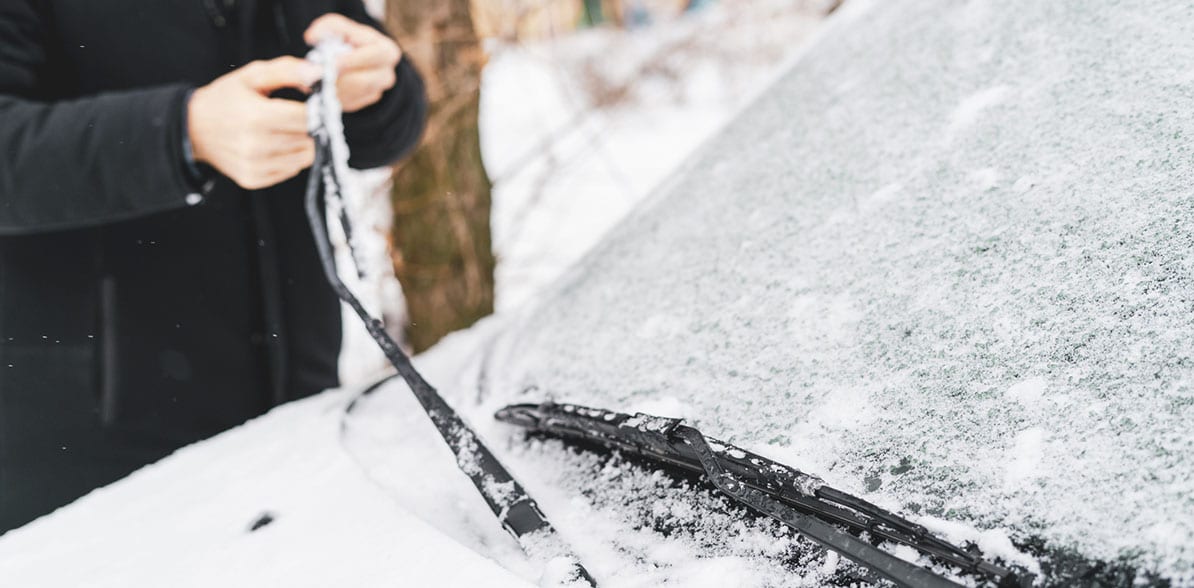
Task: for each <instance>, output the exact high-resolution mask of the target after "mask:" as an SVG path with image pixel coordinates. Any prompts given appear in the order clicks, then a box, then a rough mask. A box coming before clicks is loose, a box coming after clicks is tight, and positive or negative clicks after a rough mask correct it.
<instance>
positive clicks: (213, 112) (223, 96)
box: [187, 57, 321, 190]
mask: <svg viewBox="0 0 1194 588" xmlns="http://www.w3.org/2000/svg"><path fill="white" fill-rule="evenodd" d="M320 74H321V72H320V69H319V67H318V66H316V65H314V64H311V63H309V62H307V61H306V60H304V59H299V58H297V57H279V58H277V59H271V60H269V61H254V62H252V63H249V64H247V65H245V66H244V67H241V68H239V69H236V70H234V71H232V72H229V73H227V74H225V75H224V76H222V77H220V78H218V79H216V80H215V81H213V82H212V83H210V84H208V85H206V86H203V87H202V88H199V89H198V90H195V93H194V94H192V95H191V103H190V105H189V107H188V109H187V126H188V132H189V133H190V139H191V146H192V148H193V149H194V155H195V160H196V161H199V162H203V163H206V164H208V165H210V166H212V167H214V168H216V169H217V170H219V171H220V173H222V174H224V175H226V176H228V177H229V178H231V179H232V181H234V182H236V183H237V185H239V186H240V187H242V188H245V189H247V190H258V189H261V188H267V187H269V186H273V185H275V184H278V183H280V182H282V181H284V180H288V179H290V178H292V177H294V176H296V175H298V173H299V172H300V171H302V170H304V169H306V168H308V167H310V166H311V164H312V163H313V162H314V161H315V142H314V141H313V140H312V139H311V137H309V136H308V135H307V107H306V105H305V104H304V103H302V102H295V101H293V100H284V99H281V98H270V97H269V95H270V93H271V92H273V91H275V90H279V89H282V88H298V89H301V90H304V91H308V90H310V87H311V85H312V84H314V83H315V82H316V81H318V80H319V77H320Z"/></svg>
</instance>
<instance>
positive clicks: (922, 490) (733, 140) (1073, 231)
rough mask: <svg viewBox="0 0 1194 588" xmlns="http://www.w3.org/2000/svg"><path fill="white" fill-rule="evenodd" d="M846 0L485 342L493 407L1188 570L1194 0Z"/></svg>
mask: <svg viewBox="0 0 1194 588" xmlns="http://www.w3.org/2000/svg"><path fill="white" fill-rule="evenodd" d="M863 4H865V3H847V9H846V11H845V13H844V14H842V15H841V16H840V17H838V18H836V19H834V20H835V26H834V27H833V29H832V30H831V31H829V32H827V33H826V34H824V35H823V36H822V41H821V42H820V43H819V44H817V45H816V46H815V47H814V48H813V49H812V50H811V51H810V52H809V53H808V54H807V55H806V56H805V58H804V59H802V60H801V61H800V62H799V64H798V65H797V66H796V67H795V68H793V69H792V70H791V71H790V73H789V74H788V75H787V76H786V77H785V78H784V79H783V80H782V82H780V83H779V84H778V85H777V86H776V87H774V88H773V89H772V90H771V91H769V92H768V93H766V94H765V95H764V96H763V97H762V98H761V99H760V100H758V101H757V102H756V103H755V104H754V105H753V106H752V107H751V108H750V109H749V110H748V112H747V113H746V114H744V115H743V116H742V117H740V118H739V119H737V121H736V122H735V123H733V124H732V125H731V126H730V128H729V129H727V130H726V131H725V132H724V133H723V134H721V136H720V137H718V138H717V139H716V140H714V141H713V142H711V143H710V144H708V145H707V146H706V147H705V148H704V149H703V150H702V151H701V152H700V154H699V155H698V156H696V157H695V158H694V159H692V160H691V161H689V162H688V163H687V164H686V165H685V166H684V168H683V169H682V171H681V172H680V173H677V174H676V175H675V176H674V177H673V178H672V179H671V180H670V181H669V182H668V183H667V185H666V187H665V188H664V189H662V190H661V191H660V192H659V193H658V194H657V196H656V197H655V198H653V199H652V200H651V201H650V202H649V204H648V205H647V206H645V207H644V208H641V209H639V210H638V211H637V212H636V213H635V214H633V215H632V216H631V218H630V219H628V220H627V221H626V222H624V223H623V224H621V225H619V226H618V228H617V229H615V230H614V231H613V232H612V233H611V234H610V235H609V236H608V237H607V238H606V239H605V240H604V241H603V243H602V244H601V245H600V246H599V247H597V249H596V250H595V251H593V252H592V253H591V254H590V255H588V257H586V258H585V260H584V261H583V262H582V263H581V264H579V266H577V267H576V268H575V269H574V270H572V271H571V272H570V273H569V274H568V275H567V277H566V278H565V279H564V280H562V281H561V282H560V283H559V284H558V285H557V286H556V287H555V288H554V293H553V294H552V295H551V296H550V297H548V299H547V300H546V301H545V302H543V303H542V304H540V305H538V306H537V307H535V308H534V309H533V310H531V311H529V312H527V313H525V314H524V315H523V318H522V319H521V324H518V325H516V326H515V327H514V328H512V329H510V330H509V331H508V332H507V333H506V334H504V335H503V338H502V340H501V341H499V344H498V346H497V348H498V349H499V352H498V353H497V354H496V355H495V356H493V357H491V358H490V359H489V365H491V366H493V367H492V369H490V370H489V371H488V372H487V373H486V377H485V378H484V380H483V382H482V383H483V386H484V393H485V394H486V395H487V398H486V403H487V404H489V405H490V406H496V405H497V404H500V403H502V402H506V401H511V400H526V399H534V400H538V399H542V398H543V397H544V396H553V397H555V398H557V399H560V400H566V401H570V402H576V403H580V404H589V405H596V406H602V407H607V408H617V409H623V408H627V407H632V406H634V405H637V404H643V403H663V404H665V405H676V406H677V407H678V408H681V407H682V411H683V413H684V416H688V417H690V418H691V419H692V420H693V421H694V422H695V423H696V424H697V425H698V426H700V427H701V428H702V429H703V430H705V431H706V432H707V433H709V434H712V435H716V436H719V437H721V438H725V439H727V440H729V441H732V442H735V443H738V444H742V445H745V446H746V447H748V448H751V449H755V450H758V451H759V452H760V453H770V454H772V455H775V454H782V457H783V458H784V461H787V462H789V463H792V464H793V465H797V466H800V467H802V468H803V469H807V470H809V471H813V472H817V473H820V474H822V475H823V476H824V477H825V478H826V479H827V481H829V482H830V483H832V484H835V485H838V486H840V487H844V488H846V489H849V490H854V491H858V492H863V493H865V494H867V495H868V496H870V497H871V498H873V499H874V500H875V501H877V502H880V503H882V504H887V505H890V506H894V507H898V508H900V509H902V510H904V511H907V512H913V513H916V512H919V513H923V514H925V515H927V516H932V517H935V518H938V519H943V520H945V521H964V522H967V523H968V524H972V525H977V526H979V527H981V528H984V529H991V528H1003V529H1008V530H1009V532H1010V533H1012V534H1014V535H1016V536H1021V537H1022V536H1024V535H1026V534H1037V535H1040V536H1043V537H1045V538H1046V539H1047V540H1049V541H1050V542H1051V543H1052V544H1053V545H1055V546H1071V547H1076V548H1078V549H1080V550H1081V551H1082V552H1083V553H1084V554H1086V555H1089V556H1095V557H1100V558H1110V559H1114V558H1120V557H1122V558H1125V559H1127V560H1128V561H1131V562H1133V563H1134V564H1137V565H1140V566H1143V567H1145V568H1147V569H1151V570H1155V571H1159V572H1161V573H1162V574H1165V575H1167V576H1170V577H1172V578H1175V579H1177V580H1178V581H1179V583H1194V427H1191V426H1190V423H1191V422H1194V312H1192V311H1194V254H1192V253H1191V251H1192V248H1194V233H1192V232H1191V230H1190V223H1191V221H1194V193H1192V192H1191V190H1192V188H1191V185H1194V148H1192V147H1191V140H1192V139H1194V110H1192V109H1191V107H1190V106H1191V104H1194V74H1192V73H1191V72H1192V71H1194V70H1192V69H1191V66H1190V64H1191V63H1194V7H1192V6H1190V5H1189V4H1186V3H1179V4H1168V5H1158V4H1156V3H1149V2H1143V1H1139V0H1128V1H1120V2H1087V1H1077V0H1068V1H1059V2H1044V3H1042V2H1034V1H1030V0H1015V1H1007V2H1002V1H995V0H971V1H969V2H964V3H959V2H950V1H945V0H926V1H922V2H906V3H891V4H876V5H874V6H871V7H869V8H868V7H864V6H863ZM498 366H500V369H499V367H498ZM523 391H526V392H525V393H522V392H523ZM665 399H666V400H665Z"/></svg>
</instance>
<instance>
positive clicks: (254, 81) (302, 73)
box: [242, 56, 323, 95]
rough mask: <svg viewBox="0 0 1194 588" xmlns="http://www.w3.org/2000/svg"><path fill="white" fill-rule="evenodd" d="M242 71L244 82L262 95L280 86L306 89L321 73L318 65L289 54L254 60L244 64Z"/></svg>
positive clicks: (278, 88)
mask: <svg viewBox="0 0 1194 588" xmlns="http://www.w3.org/2000/svg"><path fill="white" fill-rule="evenodd" d="M242 72H243V74H244V76H243V77H244V80H245V83H246V84H248V86H249V87H250V88H252V89H253V90H256V91H257V92H259V93H261V94H262V95H267V94H269V93H270V92H273V91H274V90H280V89H282V88H299V89H303V90H307V89H310V87H311V85H312V84H314V83H315V82H317V81H319V78H320V76H322V75H323V70H321V69H320V67H319V66H318V65H315V64H314V63H311V62H310V61H307V60H305V59H299V58H298V57H290V56H287V57H278V58H275V59H271V60H269V61H254V62H252V63H250V64H248V65H246V66H245V67H244V68H243V69H242Z"/></svg>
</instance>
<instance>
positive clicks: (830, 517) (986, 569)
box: [495, 402, 1031, 586]
mask: <svg viewBox="0 0 1194 588" xmlns="http://www.w3.org/2000/svg"><path fill="white" fill-rule="evenodd" d="M495 417H496V418H497V419H498V420H500V421H504V422H507V423H511V424H514V425H518V426H521V427H524V428H526V429H528V430H530V431H532V432H537V433H544V434H549V435H554V436H558V437H563V438H568V439H576V440H581V441H587V442H594V443H597V444H600V445H603V446H606V447H609V448H613V449H618V450H621V451H625V452H627V453H631V454H634V455H638V456H641V457H644V458H647V459H648V460H652V461H657V462H662V463H665V464H669V465H671V466H674V467H678V468H681V469H683V470H687V471H689V472H695V473H697V474H700V475H703V476H705V478H706V479H707V480H708V481H709V482H710V483H712V484H713V485H714V486H715V487H717V488H718V489H719V490H721V491H722V492H724V493H726V494H728V495H729V496H731V497H732V498H734V499H735V500H737V501H738V502H739V503H741V504H743V505H745V506H747V507H749V508H751V509H753V510H755V511H757V512H760V513H762V514H765V515H767V516H770V517H772V518H775V519H777V520H779V521H780V522H782V523H784V524H785V525H787V526H789V527H792V528H794V529H796V530H797V531H799V532H800V533H801V534H803V535H804V536H806V537H808V538H810V539H812V540H813V541H815V542H817V543H819V544H821V545H822V546H824V547H827V548H829V549H833V550H834V551H837V552H839V553H841V554H842V555H844V556H846V557H847V558H849V559H851V560H853V561H855V562H857V563H858V564H860V565H862V566H865V567H867V568H869V569H871V570H873V571H875V572H876V573H878V574H880V575H882V576H883V577H885V578H887V579H888V580H891V581H893V582H895V583H896V584H899V585H903V586H956V585H957V584H956V583H955V582H953V581H951V580H948V579H946V578H944V577H942V576H940V575H937V574H934V573H933V572H931V571H929V570H928V569H925V568H923V567H920V566H918V565H915V564H913V563H910V562H906V561H904V560H901V559H898V558H896V557H895V556H893V555H891V554H889V553H887V552H886V551H883V550H880V549H878V548H876V547H875V546H873V545H871V544H870V543H868V542H866V541H863V540H862V539H859V538H858V537H856V536H855V535H853V534H850V533H845V532H843V531H841V530H839V529H838V528H837V527H836V526H833V525H828V524H825V523H833V524H834V525H840V526H842V527H845V528H847V529H848V530H850V531H851V532H853V533H863V532H865V533H868V534H869V535H870V536H871V537H873V538H875V539H877V540H882V541H890V542H892V543H897V544H901V545H907V546H909V547H912V548H914V549H916V550H917V551H919V552H920V553H922V554H925V555H927V556H930V557H931V558H935V559H936V560H938V561H940V562H944V563H948V564H950V565H952V566H955V567H957V568H959V570H961V571H963V572H966V573H970V574H974V575H978V576H982V577H983V578H985V579H987V580H989V581H991V582H994V583H996V584H997V585H999V586H1018V585H1021V584H1022V582H1029V583H1030V582H1031V577H1025V578H1022V577H1018V576H1017V574H1016V573H1015V572H1013V571H1012V570H1010V569H1007V568H1004V567H1002V566H999V565H996V564H994V563H991V562H988V561H986V560H984V559H983V558H982V557H981V556H979V555H977V554H975V553H972V552H970V551H968V550H966V549H963V548H962V547H959V546H957V545H954V544H952V543H949V542H947V541H945V540H943V539H941V538H939V537H936V536H934V535H933V534H932V533H930V532H929V531H928V529H926V528H925V527H924V526H922V525H919V524H917V523H914V522H912V521H910V520H908V519H906V518H904V517H902V516H900V515H898V514H896V513H893V512H891V511H889V510H886V509H884V508H882V507H880V506H878V505H875V504H872V503H871V502H868V501H866V500H864V499H862V498H858V497H856V496H852V495H850V494H847V493H845V492H842V491H841V490H838V489H836V488H833V487H831V486H828V485H826V484H825V482H824V481H823V480H822V479H821V478H818V477H817V476H814V475H811V474H807V473H805V472H802V471H800V470H797V469H795V468H792V467H789V466H786V465H784V464H781V463H778V462H776V461H773V460H770V459H767V458H765V457H763V456H761V455H758V454H755V453H752V452H750V451H746V450H745V449H742V448H740V447H736V446H734V445H731V444H729V443H725V442H722V441H719V440H717V439H712V438H708V437H705V436H704V435H703V434H701V433H700V431H697V430H696V429H694V428H692V427H689V426H686V425H684V424H683V422H682V421H681V420H680V419H673V418H664V417H656V416H651V415H646V414H641V413H639V414H635V415H629V414H624V413H618V412H612V411H608V410H602V409H596V408H588V407H584V406H578V405H572V404H555V403H551V402H548V403H543V404H515V405H511V406H507V407H505V408H503V409H501V410H499V411H498V412H497V414H496V415H495ZM809 515H811V516H809ZM814 517H815V518H814Z"/></svg>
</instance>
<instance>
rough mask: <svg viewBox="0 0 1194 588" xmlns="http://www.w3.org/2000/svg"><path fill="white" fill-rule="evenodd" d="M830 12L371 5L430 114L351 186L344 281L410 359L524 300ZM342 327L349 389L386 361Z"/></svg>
mask: <svg viewBox="0 0 1194 588" xmlns="http://www.w3.org/2000/svg"><path fill="white" fill-rule="evenodd" d="M841 1H842V0H369V1H367V4H368V5H369V8H370V10H371V11H372V12H373V13H374V14H375V15H376V16H377V17H378V18H379V20H381V21H383V22H385V23H386V26H387V27H388V28H389V29H390V31H391V33H393V34H394V35H395V37H396V38H397V39H398V41H399V43H400V44H401V45H402V47H403V50H404V52H405V54H406V58H408V59H412V60H413V61H414V63H415V65H416V66H417V67H418V69H419V70H420V72H421V73H422V74H423V77H424V79H425V81H426V83H427V91H428V97H429V99H430V103H431V109H430V115H429V119H428V123H427V129H426V131H425V133H424V136H423V140H422V142H421V144H420V146H419V148H418V149H417V150H416V151H415V152H414V153H413V154H412V155H411V156H409V157H408V158H407V159H405V160H404V161H403V162H401V163H400V164H398V165H397V166H395V167H394V168H393V169H392V170H389V169H387V170H374V171H371V172H365V173H362V174H360V175H359V176H358V177H357V178H355V179H356V182H357V184H358V186H357V190H356V194H357V195H356V197H355V198H354V199H353V200H354V201H353V202H352V203H351V204H350V205H351V206H353V207H354V208H356V210H354V211H353V212H354V213H355V214H356V217H357V218H359V219H362V221H363V222H362V223H361V224H368V225H371V226H370V229H371V230H369V231H360V232H359V233H360V234H361V236H359V237H356V238H355V239H356V240H355V242H354V245H355V247H356V248H357V249H358V256H359V258H361V259H360V260H361V261H362V262H363V263H364V265H365V267H366V268H367V271H366V276H365V278H363V279H359V280H358V279H356V276H345V278H346V279H347V280H349V281H351V282H354V283H353V284H351V285H353V287H354V288H355V289H356V290H358V291H359V292H360V294H361V297H362V298H363V299H364V300H366V303H367V304H368V305H370V306H372V307H373V310H374V312H377V313H380V314H381V315H383V316H384V317H385V320H386V324H387V326H388V328H389V329H390V330H391V331H392V332H393V334H394V335H396V336H398V337H400V338H401V339H400V340H403V341H405V342H406V344H407V346H408V347H409V348H410V349H411V350H412V351H415V352H419V351H423V350H425V349H427V348H428V347H430V346H432V345H434V344H435V343H436V342H437V341H438V340H440V339H441V338H443V337H444V336H445V335H447V334H448V333H450V332H452V331H455V330H458V329H463V328H466V327H468V326H470V325H472V324H473V323H475V322H476V321H478V320H480V319H482V318H484V317H486V316H488V315H490V314H493V313H494V312H495V311H497V312H502V311H509V310H511V309H514V308H517V307H519V306H521V305H524V304H526V303H528V302H529V301H531V300H532V299H533V298H534V297H535V296H536V294H537V292H539V291H540V290H541V289H542V288H543V286H545V285H547V284H549V283H550V282H551V281H552V280H554V279H555V278H556V277H558V276H559V275H560V274H561V273H562V272H563V271H564V270H566V269H567V268H568V266H569V265H570V264H571V263H572V262H574V261H575V260H577V259H578V258H579V257H581V256H582V255H583V254H584V253H585V251H587V250H588V249H589V247H591V246H592V245H593V244H594V243H595V242H596V241H597V240H598V239H599V238H600V237H601V235H602V234H604V233H605V231H607V230H608V229H609V228H610V227H612V226H613V225H614V224H616V223H617V222H618V220H619V219H620V218H622V217H623V216H624V215H625V214H626V213H627V212H629V211H630V210H631V209H632V208H633V207H634V206H635V204H636V203H638V202H639V201H641V200H642V199H643V198H644V197H645V196H647V195H648V194H649V193H650V192H651V191H652V188H653V187H654V186H656V185H657V184H659V183H660V182H662V181H664V180H665V179H666V178H667V177H668V175H669V174H670V173H671V172H672V171H673V170H674V169H675V168H676V167H677V166H678V165H679V164H681V163H682V162H683V161H684V160H685V158H686V157H687V155H689V154H690V153H691V152H693V151H694V150H695V149H696V148H697V147H699V146H700V144H701V143H702V142H703V141H704V140H705V139H707V138H708V137H709V136H710V135H711V134H712V133H713V132H715V131H716V130H717V129H719V128H720V127H722V126H723V125H725V124H726V123H727V122H728V121H729V120H731V119H732V117H733V116H734V114H735V113H736V112H738V111H739V110H741V109H742V108H744V107H745V106H746V105H748V104H749V102H750V100H751V98H752V97H753V96H754V95H755V94H757V93H758V92H760V91H761V90H762V89H764V88H765V87H766V86H767V85H768V84H769V82H770V81H771V80H773V79H775V77H777V76H778V75H780V74H781V73H782V72H783V71H784V70H785V69H786V67H785V66H786V65H787V64H788V63H789V62H791V61H792V60H793V59H794V58H795V57H796V56H797V55H798V54H799V53H800V51H801V49H802V48H803V47H804V46H805V45H806V44H807V41H808V40H809V39H810V38H811V37H812V35H814V34H815V33H816V31H817V28H818V25H819V23H820V22H821V20H822V19H823V18H824V17H825V16H827V15H828V14H830V13H832V12H833V11H834V10H836V9H837V8H838V6H839V4H840V3H841ZM727 197H732V195H727ZM342 243H343V240H342V238H341V244H342ZM342 249H343V247H342ZM341 253H342V254H343V253H344V252H343V251H342V252H341ZM347 261H348V260H347V259H346V258H345V262H347ZM342 267H347V265H342ZM345 325H346V332H345V342H344V352H343V354H342V359H341V372H342V380H343V381H344V383H345V384H346V385H351V384H354V383H357V382H361V381H364V380H367V379H370V378H371V377H373V376H374V375H375V374H377V373H378V372H379V371H382V370H384V369H385V368H386V366H387V365H388V364H387V362H386V361H385V359H384V358H383V357H382V356H381V355H380V352H378V351H377V350H376V349H375V348H374V346H373V344H372V342H371V340H370V339H369V337H368V335H367V334H365V332H364V330H363V329H362V328H360V326H359V325H358V324H357V321H356V320H354V318H353V317H350V316H348V315H346V318H345Z"/></svg>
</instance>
